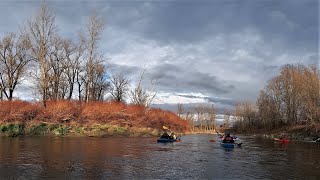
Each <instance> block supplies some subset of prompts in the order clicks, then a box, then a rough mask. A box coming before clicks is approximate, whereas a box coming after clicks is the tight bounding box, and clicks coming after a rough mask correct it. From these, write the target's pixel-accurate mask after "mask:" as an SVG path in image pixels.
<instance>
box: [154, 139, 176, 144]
mask: <svg viewBox="0 0 320 180" xmlns="http://www.w3.org/2000/svg"><path fill="white" fill-rule="evenodd" d="M176 141H177V140H176V139H166V138H159V139H157V142H160V143H169V142H176Z"/></svg>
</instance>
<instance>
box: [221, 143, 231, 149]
mask: <svg viewBox="0 0 320 180" xmlns="http://www.w3.org/2000/svg"><path fill="white" fill-rule="evenodd" d="M234 145H235V143H223V142H221V143H220V146H221V147H223V148H234Z"/></svg>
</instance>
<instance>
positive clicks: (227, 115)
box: [223, 109, 231, 128]
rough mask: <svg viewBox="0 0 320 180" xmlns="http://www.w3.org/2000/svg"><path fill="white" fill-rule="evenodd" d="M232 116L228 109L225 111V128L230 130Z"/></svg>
mask: <svg viewBox="0 0 320 180" xmlns="http://www.w3.org/2000/svg"><path fill="white" fill-rule="evenodd" d="M230 116H231V113H230V111H228V110H227V109H225V110H224V118H223V124H224V127H226V128H229V127H230Z"/></svg>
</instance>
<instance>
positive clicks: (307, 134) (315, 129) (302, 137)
mask: <svg viewBox="0 0 320 180" xmlns="http://www.w3.org/2000/svg"><path fill="white" fill-rule="evenodd" d="M244 135H251V136H252V135H255V136H261V137H264V138H270V139H274V138H281V137H286V138H288V139H290V140H293V141H314V140H316V139H318V138H320V124H315V125H312V126H308V125H296V126H288V127H283V128H280V129H274V130H271V131H266V130H251V131H250V132H246V133H244Z"/></svg>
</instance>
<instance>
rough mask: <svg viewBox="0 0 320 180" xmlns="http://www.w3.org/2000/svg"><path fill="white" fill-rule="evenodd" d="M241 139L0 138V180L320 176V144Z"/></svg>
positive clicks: (285, 177)
mask: <svg viewBox="0 0 320 180" xmlns="http://www.w3.org/2000/svg"><path fill="white" fill-rule="evenodd" d="M240 138H241V139H242V141H243V146H242V147H241V148H239V147H235V148H234V149H233V150H226V149H223V148H222V147H220V145H219V143H218V142H209V140H211V139H215V140H218V137H217V136H216V135H188V136H182V142H177V143H169V144H162V143H156V142H155V138H115V137H110V138H90V137H47V136H39V137H18V138H8V137H0V179H44V178H53V179H258V178H262V179H320V144H315V143H314V144H313V143H290V144H287V145H286V144H278V143H275V142H273V141H271V140H265V139H258V138H253V137H240Z"/></svg>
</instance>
